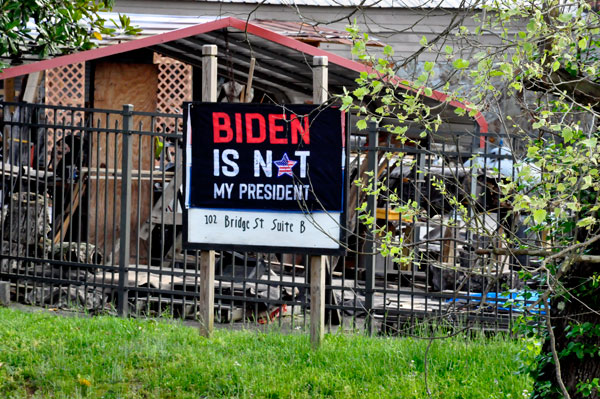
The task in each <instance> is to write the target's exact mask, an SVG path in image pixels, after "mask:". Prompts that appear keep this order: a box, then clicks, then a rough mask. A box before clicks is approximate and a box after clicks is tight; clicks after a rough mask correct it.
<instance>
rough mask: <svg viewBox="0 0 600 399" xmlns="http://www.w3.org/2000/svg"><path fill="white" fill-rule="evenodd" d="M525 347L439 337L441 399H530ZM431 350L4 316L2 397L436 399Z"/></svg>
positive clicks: (411, 342) (140, 323)
mask: <svg viewBox="0 0 600 399" xmlns="http://www.w3.org/2000/svg"><path fill="white" fill-rule="evenodd" d="M522 346H523V345H522V343H520V342H518V341H510V340H505V339H502V338H500V337H496V338H491V339H490V338H487V339H486V338H465V337H453V338H450V339H447V340H441V341H434V342H433V344H432V346H431V349H430V354H429V360H428V362H429V366H428V374H429V377H428V385H429V388H430V390H431V392H432V397H434V398H444V399H446V398H523V391H524V390H531V388H530V387H531V381H530V380H529V379H528V378H527V377H526V376H523V375H519V374H517V373H516V372H515V371H516V370H517V369H518V364H519V356H522V355H519V351H520V348H521V347H522ZM426 347H427V342H426V341H424V340H418V339H410V338H368V337H365V336H362V335H345V334H334V335H328V336H327V337H326V339H325V343H324V345H323V347H322V349H321V350H319V351H316V352H314V351H311V349H310V343H309V337H308V334H287V335H286V334H280V333H277V332H269V333H260V332H252V331H229V330H219V331H217V332H216V333H215V335H214V337H213V338H212V339H210V340H207V339H205V338H202V337H200V336H199V335H198V333H197V331H196V330H195V329H194V328H190V327H186V326H183V325H182V324H181V323H178V322H175V321H158V322H157V321H154V320H123V319H118V318H113V317H97V318H79V317H61V316H56V315H54V314H52V313H51V312H47V311H40V312H37V313H24V312H20V311H17V310H12V309H5V308H2V309H0V398H49V397H51V398H79V397H89V398H194V399H197V398H272V399H273V398H324V397H329V398H378V399H381V398H427V397H428V396H427V392H426V389H425V378H424V353H425V349H426Z"/></svg>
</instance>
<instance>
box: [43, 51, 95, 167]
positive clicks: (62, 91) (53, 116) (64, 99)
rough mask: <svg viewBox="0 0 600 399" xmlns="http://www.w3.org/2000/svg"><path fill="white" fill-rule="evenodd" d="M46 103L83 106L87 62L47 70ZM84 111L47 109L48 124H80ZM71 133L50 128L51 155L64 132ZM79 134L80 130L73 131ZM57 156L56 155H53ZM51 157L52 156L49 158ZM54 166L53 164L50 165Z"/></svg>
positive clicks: (49, 143) (49, 151) (49, 144)
mask: <svg viewBox="0 0 600 399" xmlns="http://www.w3.org/2000/svg"><path fill="white" fill-rule="evenodd" d="M44 93H45V98H46V101H45V102H46V104H48V105H61V106H67V107H83V106H84V103H85V63H83V62H82V63H79V64H71V65H66V66H63V67H59V68H54V69H49V70H47V71H46V78H45V84H44ZM83 118H84V113H83V112H81V111H70V110H56V111H55V110H54V109H48V110H47V111H46V121H47V123H48V124H57V125H67V126H80V125H81V124H82V123H83ZM65 133H66V134H70V133H71V130H70V129H58V128H57V129H48V131H47V142H48V152H47V155H48V156H50V154H51V151H52V149H53V147H54V143H55V142H57V141H58V140H60V139H61V138H62V137H63V136H64V134H65ZM73 133H74V134H79V132H78V131H75V130H74V131H73ZM53 158H56V157H53ZM47 159H50V158H47ZM50 168H52V165H50Z"/></svg>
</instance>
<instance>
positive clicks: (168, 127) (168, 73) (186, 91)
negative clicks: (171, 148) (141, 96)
mask: <svg viewBox="0 0 600 399" xmlns="http://www.w3.org/2000/svg"><path fill="white" fill-rule="evenodd" d="M154 62H155V63H156V64H157V65H158V87H157V95H158V96H157V98H158V106H157V111H158V112H162V113H168V114H180V113H181V112H182V110H183V108H182V107H183V102H184V101H191V100H192V66H191V65H187V64H184V63H183V62H180V61H177V60H175V59H173V58H169V57H163V56H160V55H158V54H155V56H154ZM179 120H180V121H181V119H179ZM156 122H157V131H159V132H162V133H174V132H175V131H176V129H175V120H174V119H173V118H168V119H165V118H157V121H156ZM177 128H178V129H179V131H181V129H182V126H178V127H177Z"/></svg>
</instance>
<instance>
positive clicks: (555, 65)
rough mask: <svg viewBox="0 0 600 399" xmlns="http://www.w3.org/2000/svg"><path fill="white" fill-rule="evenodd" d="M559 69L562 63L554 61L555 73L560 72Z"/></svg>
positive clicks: (553, 68)
mask: <svg viewBox="0 0 600 399" xmlns="http://www.w3.org/2000/svg"><path fill="white" fill-rule="evenodd" d="M558 68H560V62H559V61H554V63H553V64H552V70H553V71H554V72H556V71H558Z"/></svg>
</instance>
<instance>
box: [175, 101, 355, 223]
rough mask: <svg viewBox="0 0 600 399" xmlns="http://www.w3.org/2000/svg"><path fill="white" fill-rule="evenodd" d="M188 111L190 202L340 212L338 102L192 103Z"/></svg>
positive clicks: (192, 205)
mask: <svg viewBox="0 0 600 399" xmlns="http://www.w3.org/2000/svg"><path fill="white" fill-rule="evenodd" d="M186 111H187V121H188V126H189V127H191V129H190V130H191V132H192V134H191V137H188V143H187V145H188V148H190V147H191V148H190V149H191V160H190V159H188V160H187V162H188V167H189V171H188V172H189V191H188V193H187V195H188V201H187V202H188V206H189V207H190V208H212V209H238V210H242V209H252V210H274V211H300V210H302V211H318V210H327V211H333V212H341V211H342V206H343V201H342V195H343V181H344V179H343V173H344V157H345V155H344V144H345V143H344V116H343V113H342V112H341V111H340V110H339V108H323V109H319V108H318V107H317V106H312V105H285V106H281V105H261V104H228V103H190V104H187V106H186ZM190 161H191V162H190ZM190 163H191V165H190Z"/></svg>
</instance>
